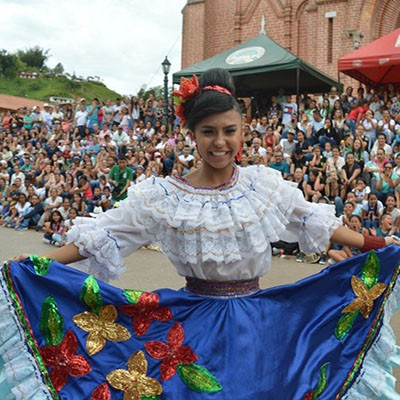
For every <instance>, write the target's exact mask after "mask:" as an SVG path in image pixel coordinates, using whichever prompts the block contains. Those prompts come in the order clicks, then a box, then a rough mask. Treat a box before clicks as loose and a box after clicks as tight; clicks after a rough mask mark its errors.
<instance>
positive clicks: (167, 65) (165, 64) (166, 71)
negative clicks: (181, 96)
mask: <svg viewBox="0 0 400 400" xmlns="http://www.w3.org/2000/svg"><path fill="white" fill-rule="evenodd" d="M161 65H162V69H163V72H164V118H163V120H164V124H165V125H166V127H167V131H168V130H169V129H168V74H169V70H170V68H171V63H170V62H169V60H168V58H167V57H165V60H164V61H163V62H162V63H161Z"/></svg>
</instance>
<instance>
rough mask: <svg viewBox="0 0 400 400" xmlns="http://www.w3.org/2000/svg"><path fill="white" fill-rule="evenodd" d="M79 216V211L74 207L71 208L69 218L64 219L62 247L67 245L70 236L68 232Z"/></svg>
mask: <svg viewBox="0 0 400 400" xmlns="http://www.w3.org/2000/svg"><path fill="white" fill-rule="evenodd" d="M77 216H78V210H77V209H76V208H74V207H71V208H70V210H69V214H68V218H67V219H64V229H63V232H62V235H61V246H65V245H66V236H67V234H68V231H69V230H70V229H71V228H72V226H73V225H74V220H75V218H76V217H77Z"/></svg>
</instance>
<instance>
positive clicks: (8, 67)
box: [0, 49, 18, 78]
mask: <svg viewBox="0 0 400 400" xmlns="http://www.w3.org/2000/svg"><path fill="white" fill-rule="evenodd" d="M17 67H18V57H17V56H16V55H15V54H9V53H8V52H7V50H4V49H2V50H0V77H2V78H3V77H4V78H14V77H15V76H17V73H18V68H17Z"/></svg>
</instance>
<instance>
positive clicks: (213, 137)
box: [193, 109, 242, 170]
mask: <svg viewBox="0 0 400 400" xmlns="http://www.w3.org/2000/svg"><path fill="white" fill-rule="evenodd" d="M241 127H242V119H241V116H240V114H239V113H238V111H237V110H235V109H232V110H229V111H226V112H223V113H218V114H212V115H209V116H207V117H205V118H203V119H202V120H201V121H200V122H199V123H198V124H197V125H196V127H195V130H194V132H193V136H194V140H195V141H196V143H197V147H198V152H199V154H200V156H201V157H202V159H203V165H204V166H205V165H207V166H208V167H211V168H212V169H216V170H220V169H224V168H231V165H232V161H233V159H234V157H235V156H236V154H237V153H238V151H239V148H240V142H241V136H242V131H241Z"/></svg>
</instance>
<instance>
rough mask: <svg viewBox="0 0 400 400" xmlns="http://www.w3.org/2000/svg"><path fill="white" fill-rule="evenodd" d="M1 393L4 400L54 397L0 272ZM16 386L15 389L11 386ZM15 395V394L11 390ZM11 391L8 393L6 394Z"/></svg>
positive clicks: (43, 399)
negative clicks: (30, 349) (30, 347)
mask: <svg viewBox="0 0 400 400" xmlns="http://www.w3.org/2000/svg"><path fill="white" fill-rule="evenodd" d="M0 315H1V319H0V344H1V345H0V369H1V370H2V373H1V375H0V394H1V398H2V400H13V399H16V400H51V399H52V396H51V394H50V392H49V391H48V389H47V387H46V385H45V383H44V382H43V380H42V378H41V375H40V372H39V370H38V367H37V364H36V361H35V359H34V358H33V356H32V355H31V353H30V352H29V349H28V347H27V345H26V343H25V337H24V332H23V329H22V328H21V327H20V324H19V322H18V318H17V316H16V314H15V311H14V309H13V307H12V304H11V303H10V300H9V296H8V290H7V287H6V284H5V282H4V278H3V276H2V275H1V274H0ZM11 388H12V389H11ZM10 391H11V392H12V394H11V392H10ZM6 393H7V394H6Z"/></svg>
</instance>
